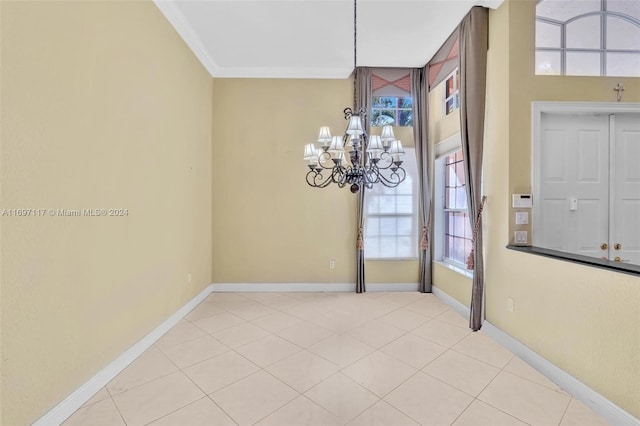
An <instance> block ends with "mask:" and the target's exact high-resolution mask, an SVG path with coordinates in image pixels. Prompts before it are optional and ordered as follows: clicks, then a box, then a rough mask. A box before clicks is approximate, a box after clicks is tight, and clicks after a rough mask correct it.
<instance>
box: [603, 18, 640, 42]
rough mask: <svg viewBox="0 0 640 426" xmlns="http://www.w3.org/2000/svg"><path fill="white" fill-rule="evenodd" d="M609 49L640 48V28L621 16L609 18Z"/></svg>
mask: <svg viewBox="0 0 640 426" xmlns="http://www.w3.org/2000/svg"><path fill="white" fill-rule="evenodd" d="M607 49H631V50H640V28H639V27H637V26H635V25H633V24H632V23H631V22H628V21H625V20H623V19H620V18H615V17H611V16H610V17H608V18H607Z"/></svg>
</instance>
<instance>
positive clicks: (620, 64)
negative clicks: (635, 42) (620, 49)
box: [607, 53, 640, 77]
mask: <svg viewBox="0 0 640 426" xmlns="http://www.w3.org/2000/svg"><path fill="white" fill-rule="evenodd" d="M607 75H608V76H620V77H640V54H637V53H636V54H633V53H607Z"/></svg>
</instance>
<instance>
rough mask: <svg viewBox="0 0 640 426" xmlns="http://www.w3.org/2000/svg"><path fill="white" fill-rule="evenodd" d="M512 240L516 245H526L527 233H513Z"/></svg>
mask: <svg viewBox="0 0 640 426" xmlns="http://www.w3.org/2000/svg"><path fill="white" fill-rule="evenodd" d="M513 239H514V242H515V243H516V244H527V231H515V232H514V238H513Z"/></svg>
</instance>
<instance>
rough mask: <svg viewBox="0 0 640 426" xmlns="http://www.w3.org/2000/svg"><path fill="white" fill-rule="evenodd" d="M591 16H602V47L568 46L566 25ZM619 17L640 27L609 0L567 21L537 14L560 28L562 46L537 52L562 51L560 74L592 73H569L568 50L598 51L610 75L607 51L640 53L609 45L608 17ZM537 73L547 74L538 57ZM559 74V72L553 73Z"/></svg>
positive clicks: (604, 72) (603, 69) (538, 19)
mask: <svg viewBox="0 0 640 426" xmlns="http://www.w3.org/2000/svg"><path fill="white" fill-rule="evenodd" d="M589 16H599V17H600V48H598V49H596V48H577V47H573V46H568V47H567V43H566V42H567V40H566V27H567V24H569V23H571V22H574V21H576V20H578V19H582V18H586V17H589ZM608 17H612V18H617V19H621V20H624V21H627V22H628V23H630V24H631V25H634V26H635V27H637V28H640V19H636V18H634V17H633V16H630V15H626V14H623V13H621V12H610V11H609V10H607V0H602V1H601V2H600V10H599V11H597V12H596V11H593V12H587V13H582V14H580V15H576V16H572V17H571V18H569V19H568V20H566V21H561V20H558V19H552V18H547V17H542V16H537V15H536V23H538V22H541V23H544V24H548V25H554V26H556V27H558V28H559V30H560V47H538V45H536V46H535V51H536V53H538V52H558V53H560V74H559V75H576V76H581V75H590V74H567V52H581V53H582V52H586V53H598V54H599V55H600V76H602V77H608V76H609V74H607V53H621V54H633V55H640V48H639V49H609V48H608V47H607V25H608V24H607V18H608ZM535 67H536V69H535V73H536V75H546V74H542V73H541V74H538V64H537V59H536V60H535ZM551 75H558V74H551ZM610 77H637V75H631V76H619V75H611V76H610ZM447 78H448V77H447Z"/></svg>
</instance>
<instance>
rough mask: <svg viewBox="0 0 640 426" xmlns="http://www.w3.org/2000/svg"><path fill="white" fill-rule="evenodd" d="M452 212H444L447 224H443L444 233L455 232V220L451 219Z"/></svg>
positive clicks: (450, 233)
mask: <svg viewBox="0 0 640 426" xmlns="http://www.w3.org/2000/svg"><path fill="white" fill-rule="evenodd" d="M454 214H455V213H454V212H445V213H444V215H445V221H446V223H447V225H446V226H445V233H446V234H447V235H455V234H456V226H455V224H456V222H455V220H453V215H454Z"/></svg>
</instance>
